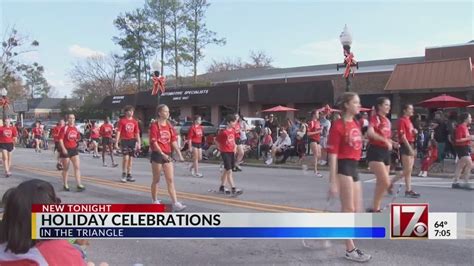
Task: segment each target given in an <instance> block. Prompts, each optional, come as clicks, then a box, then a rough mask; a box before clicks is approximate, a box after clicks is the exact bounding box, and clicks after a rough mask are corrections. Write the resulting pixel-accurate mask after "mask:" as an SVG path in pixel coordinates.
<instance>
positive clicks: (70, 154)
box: [59, 148, 79, 158]
mask: <svg viewBox="0 0 474 266" xmlns="http://www.w3.org/2000/svg"><path fill="white" fill-rule="evenodd" d="M66 150H67V154H64V153H62V152H61V154H60V155H59V157H60V158H71V157H74V156H77V155H79V152H78V151H77V148H73V149H66Z"/></svg>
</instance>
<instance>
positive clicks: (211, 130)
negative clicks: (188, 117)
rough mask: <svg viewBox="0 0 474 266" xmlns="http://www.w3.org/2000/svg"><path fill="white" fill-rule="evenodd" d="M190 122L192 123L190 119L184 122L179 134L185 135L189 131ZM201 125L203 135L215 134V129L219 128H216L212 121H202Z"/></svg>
mask: <svg viewBox="0 0 474 266" xmlns="http://www.w3.org/2000/svg"><path fill="white" fill-rule="evenodd" d="M192 124H193V122H192V121H187V122H184V124H183V125H182V126H181V127H180V129H179V134H181V135H187V134H188V132H189V128H190V127H191V125H192ZM201 125H202V129H203V131H204V135H205V136H206V135H211V134H217V131H218V130H219V128H217V127H216V126H214V125H213V124H212V123H210V122H207V121H202V123H201Z"/></svg>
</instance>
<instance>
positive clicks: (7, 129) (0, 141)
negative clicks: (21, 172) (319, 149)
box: [0, 118, 18, 177]
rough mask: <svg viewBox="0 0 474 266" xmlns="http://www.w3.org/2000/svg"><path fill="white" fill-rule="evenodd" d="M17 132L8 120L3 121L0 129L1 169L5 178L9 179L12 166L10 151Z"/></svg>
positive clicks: (13, 145)
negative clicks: (3, 170)
mask: <svg viewBox="0 0 474 266" xmlns="http://www.w3.org/2000/svg"><path fill="white" fill-rule="evenodd" d="M17 137H18V132H17V129H16V127H15V126H13V125H12V124H11V120H10V118H7V119H5V124H4V125H3V126H2V127H0V150H1V151H2V161H3V168H4V169H5V177H10V176H11V175H12V173H11V172H10V170H11V166H12V151H13V149H14V147H15V143H16V138H17Z"/></svg>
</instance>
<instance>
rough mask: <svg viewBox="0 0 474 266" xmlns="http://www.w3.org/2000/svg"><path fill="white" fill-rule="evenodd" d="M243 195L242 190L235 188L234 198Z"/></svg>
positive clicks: (233, 191)
mask: <svg viewBox="0 0 474 266" xmlns="http://www.w3.org/2000/svg"><path fill="white" fill-rule="evenodd" d="M242 193H244V191H243V190H242V189H240V188H235V187H233V188H232V196H238V195H242Z"/></svg>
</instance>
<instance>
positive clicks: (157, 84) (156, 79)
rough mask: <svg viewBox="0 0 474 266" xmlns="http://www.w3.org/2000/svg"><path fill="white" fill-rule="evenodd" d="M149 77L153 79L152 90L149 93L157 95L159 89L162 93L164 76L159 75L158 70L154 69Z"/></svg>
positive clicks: (163, 90)
mask: <svg viewBox="0 0 474 266" xmlns="http://www.w3.org/2000/svg"><path fill="white" fill-rule="evenodd" d="M151 79H152V80H153V90H152V92H151V95H157V94H158V92H159V91H160V92H161V94H163V93H164V92H165V82H166V79H165V77H163V76H161V75H160V71H154V72H153V77H152V78H151Z"/></svg>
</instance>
